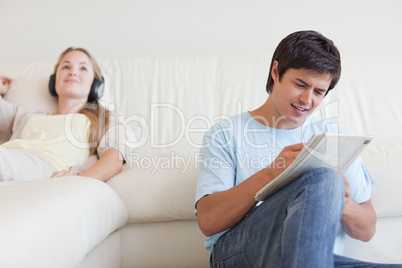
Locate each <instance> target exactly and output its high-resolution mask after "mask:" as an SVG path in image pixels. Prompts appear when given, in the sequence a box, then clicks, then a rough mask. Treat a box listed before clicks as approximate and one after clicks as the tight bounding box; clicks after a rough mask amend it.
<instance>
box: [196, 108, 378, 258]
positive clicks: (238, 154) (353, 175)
mask: <svg viewBox="0 0 402 268" xmlns="http://www.w3.org/2000/svg"><path fill="white" fill-rule="evenodd" d="M324 132H329V133H338V134H347V131H346V130H344V129H342V128H341V127H339V125H338V124H337V123H336V122H332V121H329V120H321V119H318V118H316V117H313V116H309V117H308V118H307V119H306V120H305V122H304V123H303V125H301V126H299V127H297V128H294V129H276V128H271V127H267V126H265V125H263V124H261V123H259V122H258V121H256V120H255V119H254V118H253V117H252V116H251V115H250V113H248V112H245V113H242V114H239V115H236V116H233V117H231V118H229V119H226V120H223V121H221V122H219V123H217V124H215V125H213V126H212V127H211V128H210V129H209V130H208V132H207V133H206V134H205V136H204V143H203V144H204V145H205V147H204V148H202V149H201V151H200V160H201V164H200V166H199V174H198V184H197V192H196V199H195V202H196V206H197V202H198V200H200V199H201V198H202V197H204V196H205V195H210V194H213V193H216V192H221V191H225V190H228V189H230V188H232V187H234V186H236V185H238V184H240V183H241V182H243V181H244V180H246V179H248V178H249V177H251V176H252V175H254V174H255V173H257V172H258V171H260V170H261V169H263V168H265V167H267V166H268V165H269V164H271V162H273V161H274V159H275V158H276V157H277V156H278V155H279V153H280V152H281V151H282V150H283V148H284V147H286V146H288V145H292V144H296V143H306V142H307V141H308V140H309V138H310V137H311V136H312V135H313V134H317V133H324ZM344 175H345V177H346V178H347V179H348V181H349V183H350V197H351V198H352V199H353V200H354V201H355V202H357V203H362V202H365V201H367V200H369V199H370V196H371V184H372V183H373V179H372V177H371V175H370V174H369V172H368V170H367V169H366V167H365V166H364V165H363V164H362V160H361V158H360V157H359V158H358V159H357V160H356V161H355V162H354V163H353V164H352V165H351V166H350V167H349V169H348V170H347V171H346V172H345V174H344ZM196 209H197V207H196ZM226 231H227V230H226ZM226 231H223V232H221V233H218V234H215V235H213V236H211V237H208V238H207V240H206V242H205V245H204V247H205V248H206V249H208V250H212V246H213V244H214V243H215V242H216V241H217V240H218V238H219V237H220V236H221V235H222V234H223V233H225V232H226ZM344 236H345V233H344V232H343V230H342V227H341V224H340V223H339V226H338V230H337V236H336V240H335V248H334V253H337V254H342V253H343V249H344Z"/></svg>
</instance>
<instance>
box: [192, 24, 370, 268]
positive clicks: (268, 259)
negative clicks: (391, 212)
mask: <svg viewBox="0 0 402 268" xmlns="http://www.w3.org/2000/svg"><path fill="white" fill-rule="evenodd" d="M340 72H341V61H340V55H339V51H338V49H337V48H336V47H335V45H334V44H333V42H332V41H331V40H329V39H327V38H326V37H324V36H323V35H321V34H320V33H317V32H314V31H300V32H295V33H292V34H290V35H289V36H287V37H286V38H285V39H283V40H282V41H281V42H280V44H279V45H278V47H277V49H276V51H275V53H274V55H273V58H272V62H271V67H270V72H269V76H268V82H267V92H268V93H269V96H268V99H267V101H266V102H265V103H264V104H263V105H262V106H261V107H259V108H258V109H256V110H254V111H251V112H246V113H243V114H240V115H237V116H234V117H232V118H230V119H227V120H223V121H221V122H219V123H217V124H215V125H214V126H213V127H212V128H211V129H210V130H209V131H208V132H207V133H206V135H205V137H204V143H205V144H206V145H207V146H205V148H204V149H202V150H201V154H200V155H201V158H202V161H203V164H202V165H201V166H200V170H199V177H198V185H197V194H196V205H195V207H196V214H197V219H198V224H199V227H200V229H201V231H202V232H203V233H204V234H205V235H206V236H208V238H207V240H206V243H205V247H206V248H207V249H209V250H211V258H210V264H211V267H221V266H222V265H223V266H222V267H309V268H311V267H334V264H335V266H340V265H341V264H342V265H343V264H345V263H346V264H350V262H351V263H356V262H359V261H355V260H351V259H347V258H345V257H342V256H340V255H341V254H342V252H343V240H344V234H345V233H346V234H348V235H349V236H351V237H353V238H356V239H359V240H362V241H369V240H370V239H371V238H372V237H373V236H374V234H375V224H376V213H375V211H374V209H373V206H372V204H371V199H370V195H371V184H372V181H373V180H372V178H371V176H370V174H369V173H368V171H367V169H366V168H365V166H364V165H363V164H362V162H361V159H360V158H358V159H357V160H356V161H355V162H354V163H353V164H352V165H351V167H350V168H349V169H348V171H347V172H345V174H338V173H337V172H335V171H334V170H332V169H326V168H320V169H315V170H313V171H311V172H308V173H307V174H305V175H303V176H301V177H300V178H298V179H297V180H295V181H294V182H292V183H290V184H289V185H287V186H286V187H285V188H283V189H282V190H280V191H278V192H276V193H275V194H273V195H271V196H269V197H268V198H267V199H266V200H264V201H263V202H262V203H257V201H256V200H255V194H256V193H257V192H258V191H259V190H260V189H261V188H262V187H263V186H265V185H266V184H267V183H269V182H270V181H272V180H273V179H274V178H276V177H277V176H278V175H279V174H280V173H281V172H283V171H284V170H285V169H286V167H288V166H289V165H290V164H291V163H292V162H293V160H294V159H295V158H296V156H297V155H298V154H299V152H300V151H301V149H302V148H303V143H304V142H306V141H307V140H308V139H309V138H310V137H311V136H312V135H313V134H315V133H323V132H332V133H347V132H346V131H345V130H344V129H342V128H340V127H339V126H337V124H334V123H333V122H330V121H327V120H318V119H316V118H314V117H312V116H310V115H311V114H312V113H313V112H314V110H315V109H316V108H317V107H318V106H319V104H320V103H321V101H322V100H323V98H324V97H325V96H326V94H328V92H329V91H330V90H331V89H333V88H334V87H335V85H336V84H337V82H338V80H339V77H340ZM359 263H360V262H359ZM361 263H362V264H366V263H363V262H361Z"/></svg>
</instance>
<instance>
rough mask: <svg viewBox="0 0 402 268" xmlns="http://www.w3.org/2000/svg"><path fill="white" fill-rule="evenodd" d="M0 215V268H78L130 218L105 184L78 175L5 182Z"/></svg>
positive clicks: (0, 187) (0, 193)
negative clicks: (92, 251) (81, 262)
mask: <svg viewBox="0 0 402 268" xmlns="http://www.w3.org/2000/svg"><path fill="white" fill-rule="evenodd" d="M0 215H2V217H1V221H0V237H1V239H0V252H1V256H2V257H1V258H0V267H75V266H76V265H77V264H78V263H80V261H81V260H82V259H83V258H84V257H85V255H86V254H87V253H88V252H90V251H91V250H92V249H93V248H94V247H95V246H97V245H98V244H99V243H100V242H101V241H103V240H104V239H105V238H106V237H107V236H108V235H109V234H110V233H112V232H113V231H114V230H116V229H117V228H119V227H121V226H123V225H124V224H125V223H126V222H127V210H126V208H125V206H124V204H123V203H122V201H121V199H120V198H119V197H118V196H117V194H116V193H115V192H114V191H113V190H112V189H111V188H110V187H109V186H107V184H105V183H103V182H101V181H99V180H96V179H92V178H86V177H78V176H70V177H62V178H57V179H43V180H36V181H10V182H2V183H0ZM21 256H23V258H21Z"/></svg>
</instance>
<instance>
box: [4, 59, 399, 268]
mask: <svg viewBox="0 0 402 268" xmlns="http://www.w3.org/2000/svg"><path fill="white" fill-rule="evenodd" d="M270 57H271V55H241V56H225V57H182V58H130V59H109V60H101V61H100V65H101V68H102V70H103V74H104V76H105V79H106V92H105V96H104V98H103V99H102V102H103V103H104V105H105V106H106V107H107V108H109V109H111V110H115V112H116V114H119V115H120V119H121V120H125V121H126V122H127V123H128V127H132V128H133V129H134V130H135V131H136V134H137V138H138V140H137V142H136V143H134V141H132V146H133V147H134V148H135V149H134V150H133V154H132V159H131V161H129V162H127V163H126V164H125V165H124V169H123V172H121V173H120V174H118V175H117V176H115V177H114V178H112V179H110V180H109V181H108V182H107V183H101V182H99V181H96V180H94V179H91V178H80V177H66V178H62V179H57V180H56V179H43V180H39V181H31V182H9V183H0V215H1V220H0V252H1V257H0V267H81V268H83V267H208V256H209V252H207V251H206V250H205V249H204V248H203V243H204V236H203V235H202V233H201V232H200V231H199V229H198V226H197V222H196V218H195V216H194V195H195V189H196V181H197V167H198V165H199V164H200V163H199V159H198V151H199V147H200V145H201V141H202V137H203V133H204V132H205V131H206V130H207V128H208V127H209V126H210V125H211V124H213V123H214V122H217V121H218V120H220V119H222V118H224V117H225V116H230V115H234V114H236V113H240V112H243V111H247V110H252V109H255V108H256V107H258V106H259V105H261V104H262V103H263V102H264V101H265V99H266V97H267V95H266V92H265V83H266V78H267V73H268V68H269V64H270ZM342 61H343V71H342V76H341V80H340V82H339V84H338V86H337V87H336V88H335V89H334V90H333V91H332V92H330V93H329V95H328V96H327V97H326V98H325V101H324V103H323V105H322V106H321V108H320V110H319V111H317V112H316V115H318V116H321V117H324V118H330V119H333V120H335V121H339V122H340V124H341V125H342V126H344V127H345V128H347V129H348V130H350V131H351V132H352V133H354V134H372V135H373V136H374V140H373V142H372V143H371V144H370V145H369V147H368V148H367V149H366V150H365V151H364V153H363V159H364V161H365V163H366V165H367V166H368V168H369V170H370V171H371V173H372V175H373V177H374V178H375V180H376V182H375V184H374V185H373V191H372V201H373V204H374V207H375V209H376V211H377V215H378V222H377V233H376V236H375V237H374V238H373V239H372V240H371V241H370V242H368V243H363V242H358V241H354V240H351V239H348V240H347V243H346V250H345V255H347V256H350V257H355V258H360V259H363V260H368V261H376V262H388V263H402V254H400V252H402V227H401V226H402V194H401V192H402V174H401V173H402V168H401V165H402V156H401V154H402V144H401V143H400V141H399V140H400V138H401V136H402V135H401V134H402V130H401V126H402V117H401V116H400V115H401V114H402V105H401V104H400V102H401V99H402V85H401V83H400V81H399V80H400V77H402V66H401V64H400V62H401V61H402V55H399V54H398V55H393V54H381V55H380V54H354V55H343V57H342ZM53 64H54V63H52V62H29V63H4V62H3V63H0V74H5V75H9V76H11V77H14V78H15V81H14V84H13V87H12V89H11V90H10V91H9V93H8V94H7V95H5V96H4V98H5V99H7V100H9V101H11V102H14V103H17V104H20V105H24V106H25V107H27V108H28V109H33V110H37V109H40V110H46V111H54V108H55V100H54V99H53V98H52V97H50V95H49V94H48V91H47V79H48V76H49V75H50V74H51V72H52V67H53ZM116 193H117V195H116ZM4 256H7V257H4Z"/></svg>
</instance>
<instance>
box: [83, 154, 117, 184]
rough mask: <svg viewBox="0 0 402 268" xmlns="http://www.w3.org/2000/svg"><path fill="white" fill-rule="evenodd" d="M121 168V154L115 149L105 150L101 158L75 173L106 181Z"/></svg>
mask: <svg viewBox="0 0 402 268" xmlns="http://www.w3.org/2000/svg"><path fill="white" fill-rule="evenodd" d="M122 168H123V156H122V154H121V153H120V152H119V151H118V150H116V149H109V150H107V151H106V152H105V153H104V154H103V155H102V157H101V158H99V160H98V161H97V162H96V163H95V164H94V165H93V166H92V167H90V168H88V169H87V170H84V171H83V172H81V173H79V174H77V175H78V176H86V177H91V178H95V179H98V180H101V181H107V180H108V179H110V178H111V177H113V176H114V175H116V174H118V173H120V172H121V170H122Z"/></svg>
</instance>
